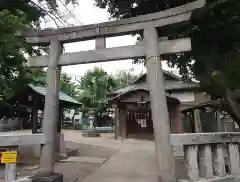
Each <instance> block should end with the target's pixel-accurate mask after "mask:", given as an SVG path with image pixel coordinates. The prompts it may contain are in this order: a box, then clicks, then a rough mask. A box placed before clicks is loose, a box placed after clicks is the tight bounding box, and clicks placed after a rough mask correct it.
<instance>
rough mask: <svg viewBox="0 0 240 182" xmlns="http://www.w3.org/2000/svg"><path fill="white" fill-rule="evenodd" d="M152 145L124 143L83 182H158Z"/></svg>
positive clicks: (147, 143) (148, 143)
mask: <svg viewBox="0 0 240 182" xmlns="http://www.w3.org/2000/svg"><path fill="white" fill-rule="evenodd" d="M153 147H154V146H153V144H152V143H150V142H141V144H140V143H138V142H137V143H132V142H131V143H127V142H126V143H124V144H123V145H121V148H120V150H119V151H118V152H117V153H116V154H115V155H114V156H112V157H111V158H110V159H109V160H108V161H107V162H105V163H104V164H103V165H101V167H100V168H99V169H97V170H96V171H95V172H93V173H92V174H91V175H90V176H88V177H87V178H86V179H85V180H84V182H96V181H98V182H123V181H124V182H158V179H157V171H156V170H157V166H156V162H155V161H156V160H155V155H154V150H153Z"/></svg>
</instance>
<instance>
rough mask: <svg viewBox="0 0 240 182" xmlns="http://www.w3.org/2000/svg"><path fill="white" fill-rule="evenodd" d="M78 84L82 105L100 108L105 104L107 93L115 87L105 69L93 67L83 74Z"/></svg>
mask: <svg viewBox="0 0 240 182" xmlns="http://www.w3.org/2000/svg"><path fill="white" fill-rule="evenodd" d="M79 85H80V89H81V90H82V93H81V94H80V97H79V99H80V102H81V103H83V106H84V107H88V108H98V109H99V110H102V109H103V108H104V107H105V106H106V104H107V93H108V92H109V91H110V90H111V89H112V88H114V87H115V82H114V80H113V78H112V77H111V76H109V75H108V74H107V72H106V71H104V70H103V69H102V68H97V67H95V68H94V69H93V70H88V71H87V72H86V73H85V74H84V76H83V77H82V78H81V80H80V81H79Z"/></svg>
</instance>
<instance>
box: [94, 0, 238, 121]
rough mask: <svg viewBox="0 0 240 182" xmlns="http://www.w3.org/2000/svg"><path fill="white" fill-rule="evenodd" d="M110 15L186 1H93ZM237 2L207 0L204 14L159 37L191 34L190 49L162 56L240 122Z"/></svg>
mask: <svg viewBox="0 0 240 182" xmlns="http://www.w3.org/2000/svg"><path fill="white" fill-rule="evenodd" d="M95 1H96V5H97V6H98V7H100V8H106V9H107V11H108V12H109V13H110V15H111V17H112V18H117V19H121V18H128V17H134V16H138V15H143V14H147V13H153V12H157V11H162V10H165V9H168V8H172V7H175V6H179V5H183V4H185V3H186V2H190V1H185V0H162V1H158V0H139V1H136V0H128V1H124V0H95ZM239 9H240V1H239V0H208V1H207V7H206V8H205V13H204V14H202V16H201V17H199V18H198V19H195V20H193V21H191V22H190V24H189V25H186V26H178V27H172V26H169V27H162V28H160V29H159V30H158V34H159V36H168V37H169V38H170V39H171V38H180V37H191V38H192V51H191V52H187V53H181V54H176V55H171V56H166V55H165V56H164V59H166V60H167V61H168V63H169V65H170V66H177V67H178V68H179V70H180V74H181V75H182V76H183V78H184V79H189V78H194V79H196V80H198V81H199V82H200V86H201V88H203V90H204V91H206V92H208V93H209V94H210V95H211V96H212V97H214V98H221V105H220V106H221V107H222V108H223V109H224V110H226V111H227V112H228V113H229V114H230V115H231V116H232V117H233V118H234V119H235V121H237V123H238V124H240V105H239V103H238V98H239V94H238V92H239V89H240V81H239V80H240V79H239V78H240V60H239V58H240V34H239V32H240V28H239V27H240V26H239V25H240V11H239Z"/></svg>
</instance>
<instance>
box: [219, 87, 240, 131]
mask: <svg viewBox="0 0 240 182" xmlns="http://www.w3.org/2000/svg"><path fill="white" fill-rule="evenodd" d="M223 109H224V110H225V111H226V112H227V113H228V114H229V115H230V116H231V117H232V118H233V119H234V120H235V122H236V123H237V124H238V126H240V104H239V103H238V102H237V98H236V97H235V96H234V94H233V91H232V90H230V89H229V88H226V89H225V95H224V103H223Z"/></svg>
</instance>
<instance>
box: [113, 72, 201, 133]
mask: <svg viewBox="0 0 240 182" xmlns="http://www.w3.org/2000/svg"><path fill="white" fill-rule="evenodd" d="M163 76H164V85H165V90H166V98H167V106H168V112H169V120H170V127H171V132H172V133H182V132H184V128H183V123H182V114H181V110H182V109H185V108H187V107H191V106H194V105H195V104H196V103H197V102H198V101H199V99H198V98H199V96H198V95H199V94H198V93H196V92H195V91H194V89H195V88H196V87H198V85H197V84H196V83H194V82H192V83H186V82H183V81H182V80H181V78H180V77H179V76H177V75H175V74H172V73H170V72H168V71H163ZM110 100H111V101H112V103H113V104H114V107H115V120H116V121H117V123H116V124H115V126H118V127H116V128H115V129H116V132H115V133H116V135H117V137H118V136H120V137H122V138H126V137H132V136H133V137H140V136H147V135H148V136H149V135H152V134H153V122H152V118H151V107H150V98H149V90H148V84H147V75H146V74H143V75H141V76H140V77H139V78H137V79H136V80H135V81H134V82H132V83H131V84H129V85H127V86H125V87H123V88H120V89H117V90H114V91H113V92H112V93H111V99H110ZM202 100H203V99H202ZM160 120H161V118H159V122H160ZM118 124H119V125H118Z"/></svg>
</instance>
